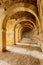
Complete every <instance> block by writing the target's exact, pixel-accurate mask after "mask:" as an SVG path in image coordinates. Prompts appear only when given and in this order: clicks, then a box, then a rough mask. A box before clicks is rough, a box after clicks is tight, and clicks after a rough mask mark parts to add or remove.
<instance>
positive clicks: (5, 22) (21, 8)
mask: <svg viewBox="0 0 43 65" xmlns="http://www.w3.org/2000/svg"><path fill="white" fill-rule="evenodd" d="M10 11H11V12H10ZM18 11H27V12H30V13H31V14H33V15H34V16H35V17H36V20H37V23H38V29H41V28H40V22H39V18H38V16H37V15H36V13H35V12H34V6H33V9H32V8H31V7H28V8H27V7H24V6H19V7H16V8H15V7H14V8H13V9H12V8H11V10H9V11H8V13H7V14H6V16H5V18H4V21H3V23H2V29H3V31H2V40H3V46H2V47H3V51H4V50H5V45H6V24H7V21H8V19H10V17H11V16H12V15H13V14H15V13H16V12H18ZM39 32H40V30H39ZM3 38H4V39H3Z"/></svg>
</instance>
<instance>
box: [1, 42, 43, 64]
mask: <svg viewBox="0 0 43 65" xmlns="http://www.w3.org/2000/svg"><path fill="white" fill-rule="evenodd" d="M21 43H22V42H21ZM22 44H23V43H22ZM6 48H7V50H8V52H0V65H43V53H42V50H41V48H40V46H37V45H36V44H35V46H34V44H33V45H31V44H30V45H25V44H23V45H20V43H17V45H12V46H7V47H6Z"/></svg>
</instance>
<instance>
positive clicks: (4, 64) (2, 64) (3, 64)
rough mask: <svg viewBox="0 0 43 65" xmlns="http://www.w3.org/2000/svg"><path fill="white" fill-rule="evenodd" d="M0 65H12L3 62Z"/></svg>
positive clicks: (0, 61)
mask: <svg viewBox="0 0 43 65" xmlns="http://www.w3.org/2000/svg"><path fill="white" fill-rule="evenodd" d="M0 65H10V64H9V63H7V62H6V61H2V60H0Z"/></svg>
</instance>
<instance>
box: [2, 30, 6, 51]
mask: <svg viewBox="0 0 43 65" xmlns="http://www.w3.org/2000/svg"><path fill="white" fill-rule="evenodd" d="M2 51H3V52H4V51H6V30H3V31H2Z"/></svg>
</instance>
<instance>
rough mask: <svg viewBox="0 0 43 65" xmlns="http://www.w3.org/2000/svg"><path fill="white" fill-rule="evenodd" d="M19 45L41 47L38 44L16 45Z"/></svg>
mask: <svg viewBox="0 0 43 65" xmlns="http://www.w3.org/2000/svg"><path fill="white" fill-rule="evenodd" d="M16 44H17V45H24V46H35V47H40V45H36V44H27V43H16Z"/></svg>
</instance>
